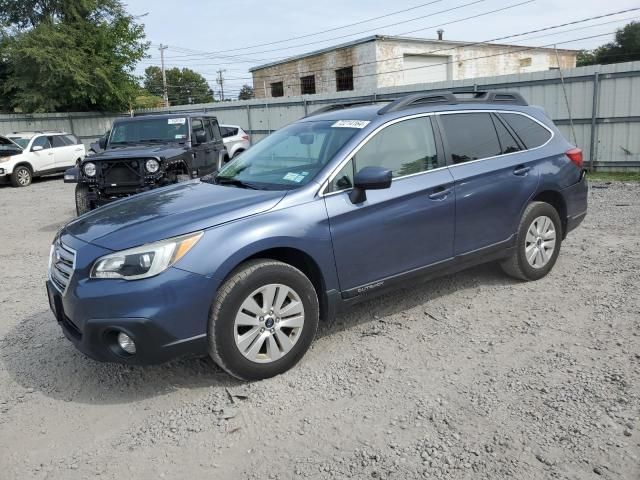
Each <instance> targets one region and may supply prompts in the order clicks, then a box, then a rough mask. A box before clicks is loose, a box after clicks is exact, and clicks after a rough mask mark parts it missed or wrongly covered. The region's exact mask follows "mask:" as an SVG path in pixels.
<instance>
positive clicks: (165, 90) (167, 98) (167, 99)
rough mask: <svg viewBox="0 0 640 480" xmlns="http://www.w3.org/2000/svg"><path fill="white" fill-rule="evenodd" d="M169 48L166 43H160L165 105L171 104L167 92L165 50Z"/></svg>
mask: <svg viewBox="0 0 640 480" xmlns="http://www.w3.org/2000/svg"><path fill="white" fill-rule="evenodd" d="M167 48H169V47H168V46H166V45H162V44H160V48H159V50H160V64H161V65H162V100H163V101H164V106H165V107H168V106H169V94H168V93H167V74H166V72H165V71H164V51H165V50H166V49H167Z"/></svg>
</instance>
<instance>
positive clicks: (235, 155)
mask: <svg viewBox="0 0 640 480" xmlns="http://www.w3.org/2000/svg"><path fill="white" fill-rule="evenodd" d="M242 152H244V150H236V152H235V153H234V154H233V157H231V158H232V159H234V158H236V157H237V156H238V155H240V154H241V153H242ZM227 161H228V160H227Z"/></svg>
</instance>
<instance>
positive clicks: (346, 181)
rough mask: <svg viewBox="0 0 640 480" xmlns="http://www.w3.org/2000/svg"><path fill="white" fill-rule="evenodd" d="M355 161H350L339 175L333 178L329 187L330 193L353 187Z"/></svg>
mask: <svg viewBox="0 0 640 480" xmlns="http://www.w3.org/2000/svg"><path fill="white" fill-rule="evenodd" d="M353 175H354V173H353V160H349V161H348V162H347V164H346V165H345V166H344V167H342V169H341V170H340V171H339V172H338V174H337V175H336V176H335V177H333V180H331V183H330V185H329V191H330V192H339V191H340V190H348V189H350V188H352V187H353Z"/></svg>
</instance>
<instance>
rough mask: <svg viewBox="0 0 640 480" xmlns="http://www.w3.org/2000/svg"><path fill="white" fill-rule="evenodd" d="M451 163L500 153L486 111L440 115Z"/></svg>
mask: <svg viewBox="0 0 640 480" xmlns="http://www.w3.org/2000/svg"><path fill="white" fill-rule="evenodd" d="M440 121H441V122H442V126H443V127H444V131H445V134H446V136H447V142H448V143H449V149H450V150H451V159H452V160H453V163H463V162H469V161H471V160H479V159H481V158H487V157H494V156H496V155H500V152H501V149H500V143H499V142H498V135H497V134H496V129H495V127H494V126H493V121H492V120H491V115H489V114H488V113H455V114H449V115H440Z"/></svg>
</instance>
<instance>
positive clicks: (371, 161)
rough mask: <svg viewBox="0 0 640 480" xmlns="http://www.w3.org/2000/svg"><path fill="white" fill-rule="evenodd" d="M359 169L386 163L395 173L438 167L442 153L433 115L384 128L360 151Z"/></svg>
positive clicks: (384, 166) (398, 174)
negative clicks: (439, 148) (436, 137)
mask: <svg viewBox="0 0 640 480" xmlns="http://www.w3.org/2000/svg"><path fill="white" fill-rule="evenodd" d="M355 159H356V170H358V171H359V170H362V169H363V168H364V167H383V168H386V169H389V170H391V173H392V174H393V176H394V177H402V176H405V175H411V174H413V173H420V172H424V171H426V170H431V169H434V168H437V167H438V166H439V165H438V154H437V152H436V144H435V140H434V137H433V129H432V128H431V119H429V118H427V117H421V118H414V119H412V120H405V121H403V122H398V123H394V124H393V125H391V126H389V127H387V128H385V129H383V130H381V131H380V132H378V133H377V134H376V135H375V136H374V137H373V138H371V139H370V140H369V141H368V142H367V143H366V144H365V145H364V146H363V147H362V148H361V149H360V151H359V152H358V153H357V154H356V156H355Z"/></svg>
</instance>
